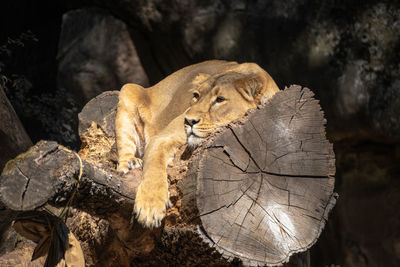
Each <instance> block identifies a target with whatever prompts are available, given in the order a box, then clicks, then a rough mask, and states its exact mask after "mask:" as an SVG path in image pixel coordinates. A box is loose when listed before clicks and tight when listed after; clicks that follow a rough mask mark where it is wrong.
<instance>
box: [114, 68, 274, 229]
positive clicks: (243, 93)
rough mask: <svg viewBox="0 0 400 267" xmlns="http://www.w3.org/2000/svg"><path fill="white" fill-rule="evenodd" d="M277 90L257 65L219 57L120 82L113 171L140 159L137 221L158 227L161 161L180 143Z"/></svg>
mask: <svg viewBox="0 0 400 267" xmlns="http://www.w3.org/2000/svg"><path fill="white" fill-rule="evenodd" d="M278 91H279V89H278V87H277V86H276V84H275V82H274V80H273V79H272V78H271V77H270V76H269V74H268V73H267V72H265V71H264V70H263V69H262V68H260V67H259V66H258V65H257V64H254V63H243V64H238V63H236V62H227V61H220V60H212V61H206V62H203V63H199V64H195V65H191V66H188V67H185V68H183V69H181V70H178V71H177V72H175V73H173V74H171V75H170V76H168V77H166V78H165V79H164V80H162V81H160V82H159V83H157V84H156V85H154V86H152V87H150V88H147V89H144V88H143V87H141V86H139V85H136V84H126V85H124V86H123V87H122V89H121V92H120V95H119V102H118V109H117V117H116V127H115V129H116V136H117V149H118V170H119V171H121V172H124V173H126V172H128V171H129V170H130V169H132V168H136V167H139V166H141V165H142V160H141V159H140V158H143V181H142V182H141V184H140V186H139V187H138V190H137V194H136V199H135V207H134V212H135V213H136V216H137V218H138V221H139V222H140V223H142V224H143V225H144V226H147V227H150V228H151V227H153V226H155V227H158V226H160V224H161V220H162V219H163V218H164V216H165V213H166V208H167V206H168V205H169V193H168V181H167V172H166V168H167V162H168V160H169V159H171V158H172V157H173V156H174V154H175V152H176V151H177V150H178V148H179V147H180V146H182V145H184V144H185V143H187V144H188V145H189V146H192V147H195V146H197V145H198V144H200V143H201V142H202V140H204V138H205V137H207V135H208V134H210V133H211V132H213V131H214V130H215V129H216V128H217V127H219V126H221V125H226V124H228V123H229V122H231V121H232V120H235V119H237V118H240V117H242V116H244V115H245V113H246V112H247V111H248V110H249V109H251V108H255V107H257V105H258V104H259V103H263V102H265V101H266V100H268V99H269V98H271V97H272V96H273V95H274V94H275V93H276V92H278Z"/></svg>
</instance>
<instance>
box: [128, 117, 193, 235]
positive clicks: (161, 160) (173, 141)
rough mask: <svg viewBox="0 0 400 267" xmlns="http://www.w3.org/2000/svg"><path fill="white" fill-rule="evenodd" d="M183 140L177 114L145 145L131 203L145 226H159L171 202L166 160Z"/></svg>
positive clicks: (184, 139)
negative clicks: (139, 179) (139, 173)
mask: <svg viewBox="0 0 400 267" xmlns="http://www.w3.org/2000/svg"><path fill="white" fill-rule="evenodd" d="M185 142H186V134H185V132H184V126H183V116H180V117H178V118H176V119H175V120H174V121H172V122H171V123H170V124H169V125H168V126H167V127H166V128H165V129H164V130H163V131H162V132H161V133H160V134H159V135H157V136H154V137H153V138H152V140H151V141H150V143H149V144H148V146H147V147H146V151H145V156H144V161H143V162H144V165H143V181H142V182H141V184H140V185H139V187H138V190H137V193H136V198H135V207H134V212H135V214H136V217H137V220H138V221H139V222H140V223H141V224H143V225H144V226H146V227H150V228H152V227H159V226H160V225H161V221H162V219H163V218H164V217H165V214H166V210H167V208H168V206H169V204H170V202H169V193H168V180H167V163H168V160H169V159H170V158H171V157H173V156H174V154H175V152H176V151H177V150H178V148H179V147H180V146H181V145H183V144H185Z"/></svg>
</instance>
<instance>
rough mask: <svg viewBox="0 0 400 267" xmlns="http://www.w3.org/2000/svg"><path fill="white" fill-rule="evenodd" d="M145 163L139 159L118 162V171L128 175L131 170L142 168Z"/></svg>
mask: <svg viewBox="0 0 400 267" xmlns="http://www.w3.org/2000/svg"><path fill="white" fill-rule="evenodd" d="M142 166H143V161H142V160H141V159H139V158H134V159H131V160H128V161H120V162H118V167H117V171H119V172H122V173H124V174H126V173H128V172H129V171H130V170H133V169H136V168H142Z"/></svg>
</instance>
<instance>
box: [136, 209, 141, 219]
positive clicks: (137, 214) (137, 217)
mask: <svg viewBox="0 0 400 267" xmlns="http://www.w3.org/2000/svg"><path fill="white" fill-rule="evenodd" d="M141 212H142V208H140V209H139V211H138V212H136V214H135V218H136V219H139V216H140V213H141Z"/></svg>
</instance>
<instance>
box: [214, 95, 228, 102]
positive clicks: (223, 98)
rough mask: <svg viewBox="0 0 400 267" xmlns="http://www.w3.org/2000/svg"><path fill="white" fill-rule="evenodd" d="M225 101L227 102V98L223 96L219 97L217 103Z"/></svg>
mask: <svg viewBox="0 0 400 267" xmlns="http://www.w3.org/2000/svg"><path fill="white" fill-rule="evenodd" d="M225 100H226V98H225V97H223V96H218V97H217V98H216V99H215V102H217V103H221V102H224V101H225Z"/></svg>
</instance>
